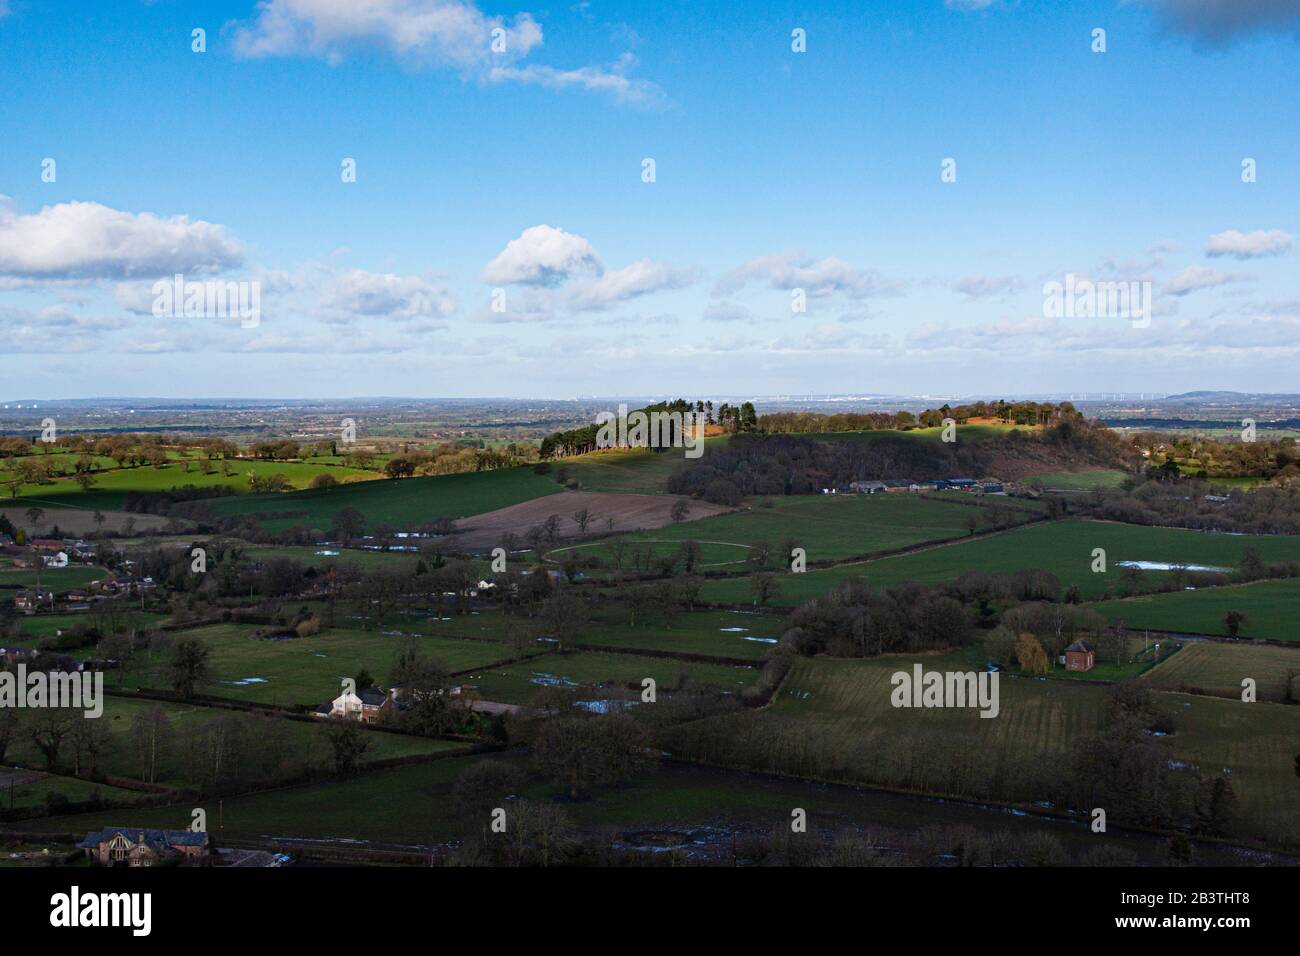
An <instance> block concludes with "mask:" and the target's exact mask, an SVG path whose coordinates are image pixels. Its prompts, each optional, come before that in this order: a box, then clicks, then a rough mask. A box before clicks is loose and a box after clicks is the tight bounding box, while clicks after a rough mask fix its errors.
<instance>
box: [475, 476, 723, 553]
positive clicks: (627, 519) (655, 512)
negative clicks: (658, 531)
mask: <svg viewBox="0 0 1300 956" xmlns="http://www.w3.org/2000/svg"><path fill="white" fill-rule="evenodd" d="M677 500H678V499H677V498H675V497H673V496H672V495H625V494H616V493H612V492H595V491H565V492H561V493H560V494H556V495H547V496H546V497H544V498H534V499H533V500H532V501H525V502H522V503H521V504H517V505H511V506H510V507H508V508H499V509H497V510H496V511H489V512H487V513H485V514H481V515H475V516H474V517H472V518H462V519H461V520H460V521H457V522H456V527H457V529H459V533H458V534H457V535H456V539H455V546H456V547H457V548H460V549H464V550H466V551H486V550H488V549H490V548H493V547H496V544H497V542H498V541H499V540H500V538H501V535H502V534H503V533H505V532H506V531H513V532H514V533H515V534H517V535H519V537H520V538H522V537H523V536H524V534H525V533H526V532H527V531H528V529H529V528H531V527H533V526H534V525H539V524H541V523H542V522H543V521H545V520H546V519H547V518H549V517H550V516H551V515H559V517H560V537H561V538H564V539H566V540H573V539H576V538H580V537H583V535H582V534H581V533H580V532H579V530H578V525H577V522H575V521H574V520H573V514H574V512H575V511H579V510H581V509H582V508H586V509H587V510H588V511H590V512H591V523H590V524H589V525H588V526H587V535H588V536H590V535H596V534H607V533H609V532H610V531H611V530H613V531H637V530H647V531H648V530H651V529H653V528H662V527H664V526H665V525H670V524H672V523H673V519H672V516H671V514H670V512H671V511H672V507H673V505H674V504H675V503H676V502H677ZM688 504H689V506H690V512H689V513H688V514H687V516H686V520H687V521H694V520H696V519H697V518H707V517H710V516H712V515H717V514H723V513H724V512H727V511H730V510H731V509H730V508H726V507H723V506H722V505H712V504H709V503H708V502H704V501H689V502H688ZM611 518H612V519H613V522H614V523H613V527H612V528H611V527H610V524H609V520H610V519H611Z"/></svg>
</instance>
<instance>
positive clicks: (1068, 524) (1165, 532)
mask: <svg viewBox="0 0 1300 956" xmlns="http://www.w3.org/2000/svg"><path fill="white" fill-rule="evenodd" d="M1248 544H1253V545H1255V546H1256V547H1257V548H1258V549H1259V551H1260V553H1261V555H1263V557H1264V560H1265V561H1282V560H1300V536H1287V535H1216V534H1206V533H1204V532H1200V531H1185V530H1181V529H1174V528H1149V527H1144V526H1141V525H1125V524H1115V523H1111V522H1100V521H1086V520H1083V519H1070V520H1066V521H1054V522H1050V523H1041V524H1035V525H1031V526H1029V527H1026V528H1017V529H1015V530H1013V531H1009V532H1007V533H1005V534H999V535H993V536H991V537H987V538H981V539H978V540H975V541H966V542H957V543H954V544H951V545H945V546H941V547H936V548H931V549H928V550H925V551H921V552H918V553H916V554H910V555H902V556H898V557H892V558H882V559H880V560H877V561H868V562H863V563H859V564H851V565H842V566H840V567H836V568H828V569H824V570H817V571H808V572H806V573H805V574H785V575H782V576H781V578H780V585H781V594H780V596H779V597H777V598H775V599H774V600H773V602H772V603H774V604H786V605H792V604H798V603H800V602H802V601H804V600H807V599H808V598H810V597H814V596H816V595H818V594H824V593H826V592H827V591H829V590H830V589H831V588H833V587H834V586H835V585H836V584H837V583H839V582H840V581H842V580H843V579H844V578H846V577H850V576H853V575H860V576H865V577H866V578H867V580H868V581H870V582H871V583H872V584H873V585H876V586H881V585H888V584H896V583H898V582H900V581H908V580H911V581H923V582H931V583H932V582H939V581H952V580H955V579H956V578H958V577H959V576H960V575H961V574H962V573H963V572H964V571H970V570H982V571H998V572H1010V571H1017V570H1022V569H1043V570H1047V571H1051V572H1052V573H1053V574H1055V575H1056V576H1057V577H1058V578H1059V579H1060V580H1061V583H1062V584H1063V585H1065V586H1069V585H1071V584H1073V585H1076V586H1078V588H1079V590H1080V591H1081V592H1082V594H1083V596H1084V598H1085V599H1088V600H1095V599H1098V598H1101V597H1102V596H1104V595H1106V594H1107V593H1109V594H1112V595H1117V594H1120V593H1122V592H1123V588H1124V582H1123V578H1122V574H1121V572H1122V570H1123V569H1122V568H1121V567H1120V562H1121V561H1160V562H1169V563H1174V562H1182V563H1185V564H1196V565H1203V566H1212V567H1227V568H1234V567H1236V566H1237V565H1238V564H1239V563H1240V561H1241V554H1242V550H1243V549H1244V548H1245V547H1246V545H1248ZM1094 548H1103V549H1104V550H1105V551H1106V571H1105V572H1104V573H1093V572H1092V570H1091V565H1092V560H1093V557H1092V552H1093V549H1094ZM1146 574H1147V576H1148V577H1151V578H1158V577H1160V576H1164V575H1165V572H1152V571H1148V572H1146ZM703 593H704V599H705V600H707V601H715V602H725V603H748V602H751V601H752V600H753V597H752V595H751V593H750V583H749V582H748V581H747V580H744V579H736V580H726V581H710V582H708V583H706V584H705V586H704V592H703ZM1207 593H1208V592H1207ZM1148 626H1150V625H1148Z"/></svg>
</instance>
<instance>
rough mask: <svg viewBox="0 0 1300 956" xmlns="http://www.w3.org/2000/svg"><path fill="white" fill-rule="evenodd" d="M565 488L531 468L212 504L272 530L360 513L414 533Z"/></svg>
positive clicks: (322, 524)
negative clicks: (434, 523) (345, 511)
mask: <svg viewBox="0 0 1300 956" xmlns="http://www.w3.org/2000/svg"><path fill="white" fill-rule="evenodd" d="M560 490H561V488H560V486H559V485H558V484H556V483H555V481H554V479H553V478H551V477H550V476H548V475H538V474H534V472H533V470H532V468H503V469H501V470H499V471H487V472H469V473H466V474H459V475H438V476H436V477H433V478H404V479H399V480H391V479H384V480H381V481H366V482H356V483H353V484H350V485H343V486H341V487H337V488H328V489H309V490H307V491H295V492H288V493H285V494H278V495H244V496H240V497H235V498H222V499H217V500H213V501H212V502H210V504H211V507H212V510H213V511H215V512H216V513H217V514H220V515H226V516H233V515H256V514H265V515H267V517H266V518H264V519H258V524H260V525H261V526H262V527H264V528H267V529H269V530H272V531H283V530H284V529H285V528H290V527H293V526H294V525H304V526H307V527H313V528H321V529H323V530H327V529H328V528H329V527H330V523H331V521H332V520H333V518H334V515H336V514H338V512H340V511H342V510H343V509H344V508H356V509H357V510H358V511H360V512H361V514H362V515H364V516H365V518H366V522H367V529H368V530H373V529H374V528H375V527H376V526H377V525H381V524H387V525H392V526H393V527H395V528H398V529H405V530H410V529H412V528H415V527H417V526H419V525H421V524H426V523H428V522H432V521H434V520H435V519H437V518H464V517H468V516H470V515H477V514H482V513H484V512H486V511H495V510H496V509H498V508H505V507H507V506H508V505H514V504H519V503H520V502H522V501H531V500H532V499H533V498H540V497H541V496H543V495H549V494H553V493H555V492H558V491H560Z"/></svg>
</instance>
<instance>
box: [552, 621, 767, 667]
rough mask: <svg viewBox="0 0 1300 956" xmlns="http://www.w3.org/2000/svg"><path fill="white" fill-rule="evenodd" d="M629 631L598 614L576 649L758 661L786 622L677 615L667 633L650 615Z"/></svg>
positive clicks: (628, 626) (582, 635)
mask: <svg viewBox="0 0 1300 956" xmlns="http://www.w3.org/2000/svg"><path fill="white" fill-rule="evenodd" d="M643 617H644V618H645V620H643V621H642V622H639V623H638V624H637V625H636V626H632V625H630V624H628V622H627V615H625V614H622V613H618V612H611V611H602V612H599V613H597V614H596V615H594V616H593V618H592V621H591V623H590V625H589V626H588V627H586V628H585V629H584V630H583V631H582V633H581V634H580V635H579V637H578V638H577V640H578V643H588V644H597V645H601V646H605V647H617V648H629V649H632V648H635V649H639V650H651V651H662V652H665V653H679V654H707V655H713V656H715V657H733V658H744V659H749V660H755V661H757V660H761V659H762V658H763V657H764V656H765V655H766V654H767V652H768V650H769V649H770V648H771V646H772V645H771V644H770V643H768V642H769V641H771V640H775V639H776V638H779V637H780V636H781V632H782V631H783V630H784V629H785V620H784V618H782V617H781V616H779V615H772V614H753V613H748V612H743V611H695V612H693V613H690V614H680V615H678V616H677V617H676V618H675V619H674V620H673V622H672V627H666V626H665V625H664V624H663V621H662V619H661V618H660V617H659V616H658V615H655V614H650V615H644V616H643Z"/></svg>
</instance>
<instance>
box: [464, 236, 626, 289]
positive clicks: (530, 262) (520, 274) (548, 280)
mask: <svg viewBox="0 0 1300 956" xmlns="http://www.w3.org/2000/svg"><path fill="white" fill-rule="evenodd" d="M603 271H604V266H602V265H601V262H600V257H599V256H597V255H596V250H595V249H593V248H592V247H591V243H589V242H588V241H587V240H586V239H584V238H582V236H577V235H574V234H573V233H571V232H565V231H564V230H563V229H558V228H556V227H554V226H547V225H540V226H532V227H530V228H528V229H525V230H524V231H523V232H522V233H521V234H520V235H519V238H518V239H511V240H510V241H509V242H508V243H506V247H505V248H504V249H502V250H501V252H499V253H498V254H497V256H496V258H495V259H493V260H492V261H491V262H489V263H488V264H487V265H486V266H484V267H483V281H484V282H486V283H488V284H489V285H513V284H515V283H522V284H525V285H557V284H559V283H561V282H563V281H565V280H566V279H569V278H571V277H572V276H574V275H578V274H583V273H588V274H590V273H594V274H596V275H599V274H600V273H602V272H603Z"/></svg>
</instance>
